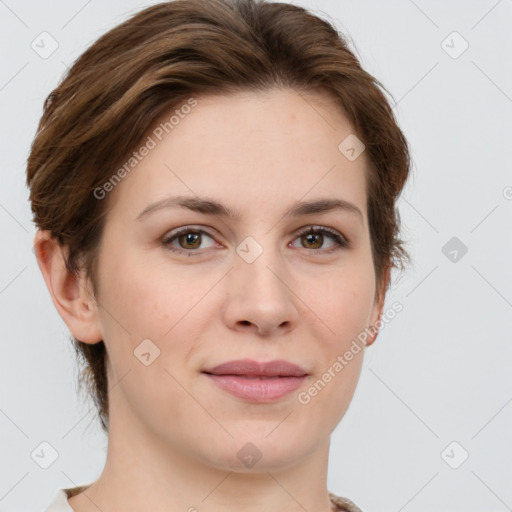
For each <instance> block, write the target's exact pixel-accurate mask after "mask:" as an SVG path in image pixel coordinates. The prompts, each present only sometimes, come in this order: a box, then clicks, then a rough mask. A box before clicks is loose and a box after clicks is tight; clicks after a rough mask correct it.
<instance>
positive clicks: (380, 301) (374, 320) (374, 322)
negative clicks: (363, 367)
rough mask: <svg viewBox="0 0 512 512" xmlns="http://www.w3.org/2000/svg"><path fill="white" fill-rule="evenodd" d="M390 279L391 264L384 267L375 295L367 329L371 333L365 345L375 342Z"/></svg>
mask: <svg viewBox="0 0 512 512" xmlns="http://www.w3.org/2000/svg"><path fill="white" fill-rule="evenodd" d="M390 279H391V266H390V265H388V266H387V267H386V271H385V273H384V283H383V285H382V287H381V288H380V290H381V292H380V293H379V294H378V296H377V297H375V303H374V307H373V310H372V313H371V315H370V324H369V327H368V330H369V331H370V332H371V333H372V334H371V336H369V337H368V338H367V340H366V343H365V344H366V346H367V347H369V346H370V345H372V344H373V343H374V342H375V340H376V339H377V336H378V335H379V328H380V326H381V322H380V319H381V317H382V311H383V309H384V302H385V299H386V289H387V286H388V284H389V280H390Z"/></svg>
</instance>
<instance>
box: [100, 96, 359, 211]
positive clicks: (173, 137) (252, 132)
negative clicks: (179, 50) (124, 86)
mask: <svg viewBox="0 0 512 512" xmlns="http://www.w3.org/2000/svg"><path fill="white" fill-rule="evenodd" d="M194 100H195V106H193V107H191V108H189V107H187V108H183V109H182V110H181V109H180V106H177V107H175V108H174V109H173V110H172V111H171V112H166V113H165V114H164V115H162V116H161V117H160V118H159V119H158V120H157V122H156V123H155V124H154V126H153V127H152V128H151V130H149V131H148V134H147V138H146V139H144V140H143V141H142V142H141V146H143V145H145V144H146V145H148V144H149V145H151V146H152V148H151V150H150V151H147V152H146V153H147V154H146V156H144V157H143V158H142V159H141V160H140V162H138V163H137V165H136V166H135V168H134V169H133V171H132V172H130V175H129V177H128V178H127V179H125V180H123V181H122V183H120V184H119V185H118V186H117V187H116V189H115V190H114V194H113V195H114V196H115V197H111V198H110V199H111V200H113V201H114V202H115V203H119V207H121V208H122V209H123V210H125V213H127V212H128V210H129V211H133V209H134V208H138V209H139V210H140V209H142V208H143V207H144V206H146V205H147V203H148V202H150V201H156V200H158V199H161V198H163V197H166V196H168V195H169V194H175V195H178V194H187V195H205V196H209V197H218V198H219V199H220V198H223V202H224V203H227V204H230V205H232V206H233V208H234V209H237V210H244V209H247V208H249V207H250V205H254V207H262V206H267V207H269V206H271V205H272V204H273V203H275V202H276V200H279V202H291V201H296V200H297V199H299V198H304V199H308V197H306V196H308V195H311V196H325V195H326V194H327V193H328V194H329V195H330V196H333V194H334V195H337V196H339V197H344V198H349V197H350V198H351V199H352V201H355V202H359V206H360V207H361V209H365V201H366V197H365V172H366V160H365V158H366V155H365V154H364V153H363V154H362V155H361V156H360V157H359V158H357V159H356V160H354V161H350V160H349V159H347V157H346V156H345V155H344V154H343V153H342V151H340V147H339V146H340V143H342V141H344V140H345V139H346V138H347V137H348V136H351V134H353V133H354V131H353V128H352V126H351V124H350V122H349V120H348V119H347V118H346V116H345V115H344V112H343V110H342V109H341V107H339V106H338V105H337V104H336V103H335V101H334V100H333V99H332V98H331V97H330V96H329V95H328V94H327V93H319V92H315V93H308V94H307V95H306V94H305V93H302V92H300V93H299V92H297V91H294V90H291V89H285V90H281V89H273V90H268V91H263V92H261V91H257V92H252V91H245V92H241V93H237V94H232V95H229V96H225V95H216V96H197V97H195V98H194ZM186 104H187V102H184V103H183V105H186ZM188 104H189V105H194V103H192V102H190V101H189V102H188ZM336 192H338V193H337V194H336ZM265 198H267V201H265ZM224 199H225V200H224ZM264 203H265V204H264ZM266 203H268V204H266Z"/></svg>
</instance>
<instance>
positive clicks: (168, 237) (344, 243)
mask: <svg viewBox="0 0 512 512" xmlns="http://www.w3.org/2000/svg"><path fill="white" fill-rule="evenodd" d="M208 229H211V228H208ZM208 229H205V228H204V227H203V226H199V225H193V224H191V225H186V226H182V227H179V228H176V229H173V230H171V231H169V232H168V233H167V234H165V235H164V237H163V238H162V244H163V245H164V246H165V247H167V248H168V249H169V250H170V251H172V252H175V253H178V254H187V255H189V256H191V255H192V254H194V253H197V254H201V253H200V249H188V250H187V249H182V248H176V247H170V243H171V242H172V241H174V240H175V239H177V238H178V237H179V236H181V235H182V234H185V233H188V232H193V233H197V234H200V235H207V236H208V237H210V238H211V239H212V240H214V241H215V243H216V244H217V243H218V242H216V240H215V236H216V235H213V234H212V233H210V232H209V231H208ZM309 233H312V234H321V235H324V236H325V235H327V236H328V237H329V238H331V240H332V241H333V242H334V246H333V247H331V248H330V249H307V248H304V247H303V248H302V249H304V250H305V251H309V252H311V253H318V254H319V255H320V254H331V253H334V252H336V251H338V250H340V249H350V248H351V247H352V244H351V241H350V240H349V239H348V238H347V237H346V236H345V235H344V234H343V233H341V232H340V231H338V230H337V229H333V228H329V227H327V226H323V225H318V224H310V225H308V226H306V227H303V228H300V229H298V230H296V231H295V232H294V234H293V237H294V238H293V240H292V241H291V242H290V243H293V242H294V241H295V240H296V239H297V238H298V237H300V236H302V235H306V234H309Z"/></svg>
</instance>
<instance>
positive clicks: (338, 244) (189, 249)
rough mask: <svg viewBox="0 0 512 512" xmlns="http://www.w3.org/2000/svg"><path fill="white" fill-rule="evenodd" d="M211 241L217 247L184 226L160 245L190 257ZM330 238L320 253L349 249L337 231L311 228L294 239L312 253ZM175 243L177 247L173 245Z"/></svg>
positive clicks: (197, 230) (199, 233) (203, 233)
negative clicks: (302, 243) (203, 240)
mask: <svg viewBox="0 0 512 512" xmlns="http://www.w3.org/2000/svg"><path fill="white" fill-rule="evenodd" d="M204 235H206V237H207V238H209V239H210V240H212V241H213V243H212V244H210V246H209V247H215V246H217V243H216V242H215V241H214V240H213V237H212V236H211V235H209V234H208V233H207V232H206V231H205V230H203V229H199V228H198V229H195V228H194V227H193V226H186V227H183V228H180V229H178V230H175V231H171V232H170V233H169V234H168V235H167V236H165V237H164V238H163V239H162V244H163V245H164V246H165V247H166V248H168V249H169V250H170V251H172V252H176V253H179V254H186V255H187V256H192V255H193V253H194V252H197V250H198V249H201V248H203V249H204V248H205V247H201V242H202V238H203V236H204ZM326 236H327V237H328V238H330V239H331V240H332V241H333V242H334V243H333V244H332V246H331V248H329V249H324V250H322V251H320V252H323V253H331V252H334V251H336V250H339V249H343V248H349V247H350V242H349V241H348V240H347V239H346V238H345V237H344V236H343V235H342V234H341V233H339V232H338V231H335V230H333V229H330V228H326V227H321V226H311V227H310V228H309V229H307V230H304V231H302V232H301V233H299V234H298V236H297V238H296V239H300V240H301V241H302V242H304V243H305V244H310V245H312V246H313V247H305V248H306V249H309V250H312V251H314V250H315V249H319V248H321V246H322V245H323V242H324V238H325V237H326ZM175 242H177V243H178V244H179V246H178V247H176V245H175V244H174V243H175Z"/></svg>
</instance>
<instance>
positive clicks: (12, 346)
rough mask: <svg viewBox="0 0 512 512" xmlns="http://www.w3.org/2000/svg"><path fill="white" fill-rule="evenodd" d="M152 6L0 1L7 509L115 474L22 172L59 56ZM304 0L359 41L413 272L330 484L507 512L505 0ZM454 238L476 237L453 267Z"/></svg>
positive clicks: (382, 507)
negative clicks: (386, 130)
mask: <svg viewBox="0 0 512 512" xmlns="http://www.w3.org/2000/svg"><path fill="white" fill-rule="evenodd" d="M153 3H157V2H142V1H134V0H123V1H121V0H116V1H109V2H100V1H98V0H90V1H88V2H87V1H82V0H73V1H69V0H68V1H64V0H60V1H53V2H52V3H51V5H50V4H49V3H47V2H36V1H35V0H16V1H15V0H6V1H0V43H1V44H0V55H1V64H2V65H1V66H0V120H1V121H0V145H1V146H0V173H1V188H0V229H1V237H2V244H1V265H0V338H1V340H2V341H1V343H2V354H3V357H2V358H1V359H0V432H1V435H0V511H1V510H10V511H29V510H30V511H33V510H43V509H44V507H46V505H47V504H48V503H49V502H50V501H51V499H52V498H53V496H54V494H55V491H56V489H57V488H62V487H72V486H75V485H79V484H85V483H90V482H92V481H93V480H94V479H96V478H97V477H98V475H99V473H100V472H101V470H102V468H103V464H104V461H105V453H106V446H107V444H106V438H105V437H104V436H103V434H102V433H101V431H100V429H99V426H98V424H97V422H96V421H95V420H94V412H93V410H92V406H91V404H90V403H89V402H86V403H83V397H82V396H80V395H78V394H77V389H76V370H75V366H74V365H75V363H74V356H73V353H72V349H71V347H70V346H69V343H68V331H67V328H66V326H65V324H64V323H63V322H62V320H61V319H60V317H59V316H58V313H57V311H56V310H55V308H54V306H53V304H52V302H51V299H50V296H49V293H48V291H47V289H46V285H45V283H44V280H43V278H42V276H41V274H40V271H39V268H38V267H37V263H36V260H35V256H34V254H33V252H32V249H31V247H32V241H33V236H34V233H35V228H34V226H33V224H32V222H31V213H30V207H29V203H28V200H27V199H28V190H27V189H26V187H25V165H26V158H27V155H28V151H29V147H30V143H31V141H32V138H33V137H34V135H35V131H36V126H37V122H38V120H39V118H40V116H41V114H42V105H43V101H44V99H45V97H46V96H47V95H48V93H49V92H50V91H51V90H52V89H53V88H54V87H55V86H56V85H57V83H58V81H59V80H60V78H61V77H62V75H63V73H64V72H65V70H66V67H67V66H70V65H71V64H72V62H73V61H74V59H75V58H77V57H78V56H79V55H80V54H81V53H82V52H83V51H84V50H85V49H86V47H87V46H89V45H90V44H91V43H92V42H93V41H94V40H95V39H97V38H98V37H99V36H100V35H102V34H103V33H104V32H106V31H107V30H108V29H110V28H111V27H113V26H114V25H116V24H118V23H120V22H121V21H123V20H124V19H126V18H127V17H128V15H130V14H132V13H133V12H135V11H137V10H139V9H140V8H142V7H144V6H147V5H150V4H153ZM292 3H294V4H296V5H302V6H304V7H307V8H310V9H312V10H314V11H315V12H317V13H318V14H321V15H324V16H327V17H328V18H330V19H331V20H332V21H334V22H335V23H336V25H337V27H338V28H340V29H341V30H342V31H343V33H344V34H345V35H347V36H348V38H349V39H350V40H352V41H353V43H352V44H353V48H354V49H355V51H356V53H357V55H358V56H359V57H360V59H361V61H362V64H363V66H364V67H365V68H366V69H367V70H368V71H369V72H370V73H372V74H373V75H375V76H376V77H377V78H378V79H379V80H380V81H381V82H382V83H383V84H384V86H385V87H386V88H387V89H388V90H389V91H390V92H391V94H392V95H393V97H394V100H393V103H394V102H397V104H396V105H395V111H396V113H397V116H398V121H399V123H400V125H401V127H402V129H403V130H404V132H405V134H406V136H407V138H408V140H409V141H410V144H411V148H412V155H413V159H414V162H413V176H412V178H411V180H410V182H409V184H408V186H407V188H406V189H405V191H404V194H403V197H402V198H401V200H400V212H401V217H402V225H403V236H404V237H405V238H406V239H407V240H408V249H409V250H410V252H411V255H412V257H413V260H414V263H413V265H412V266H411V267H410V268H409V269H408V270H407V272H406V273H405V274H404V275H402V276H399V275H397V274H396V275H395V279H394V284H393V288H392V290H391V291H390V293H389V294H388V299H387V306H386V308H387V307H390V306H391V304H392V303H393V302H394V301H400V302H401V304H402V305H403V311H402V312H400V313H399V314H398V315H397V316H396V317H395V319H393V321H392V322H390V323H389V324H388V325H386V326H385V327H384V328H383V329H382V331H381V333H380V334H379V337H378V339H377V341H376V343H375V344H374V345H373V346H372V347H371V348H369V349H368V351H367V355H366V359H365V363H364V368H363V373H362V375H361V379H360V382H359V386H358V388H357V391H356V395H355V397H354V400H353V402H352V404H351V406H350V408H349V410H348V412H347V414H346V416H345V417H344V419H343V420H342V422H341V423H340V425H339V426H338V427H337V429H336V430H335V432H334V434H333V436H332V451H331V459H330V467H329V480H328V484H329V489H330V490H331V491H332V492H334V493H336V494H339V495H343V496H347V497H349V498H351V499H352V500H353V501H355V503H357V504H358V505H359V506H360V507H361V508H362V509H363V510H365V511H367V512H372V511H379V512H399V511H402V510H404V511H413V510H415V511H417V512H426V511H431V510H440V509H443V510H465V511H467V512H473V511H474V512H476V511H480V510H486V511H496V512H500V511H505V510H512V486H511V485H510V483H511V481H512V468H511V463H510V459H511V457H512V440H511V436H512V434H511V432H512V429H511V424H512V404H511V403H510V402H511V401H512V379H511V376H510V375H511V374H510V368H511V363H512V334H511V329H510V324H511V318H512V273H511V272H510V268H509V265H510V261H511V255H512V229H511V228H512V172H511V164H510V162H511V160H512V144H511V143H510V136H511V135H512V35H511V28H512V0H501V1H495V0H490V1H487V0H485V1H484V0H482V1H476V0H473V1H463V0H457V1H451V2H444V1H426V0H423V1H421V0H416V1H414V2H413V1H412V0H393V1H386V2H381V1H378V0H363V1H362V0H359V1H355V0H351V1H335V0H316V1H314V0H309V1H306V0H304V1H299V0H295V1H294V2H292ZM43 31H47V32H49V33H50V34H51V35H52V37H53V38H54V39H55V40H56V41H57V42H58V48H57V49H56V51H55V52H54V53H53V54H52V55H51V56H49V57H48V58H46V59H43V58H41V57H40V56H39V55H38V54H37V53H36V52H35V51H34V50H33V49H32V47H31V43H32V41H34V40H36V42H37V41H38V40H40V39H37V38H38V37H39V35H40V34H41V32H43ZM454 31H456V32H458V33H459V34H460V37H459V36H453V35H451V36H450V34H452V32H454ZM448 36H450V37H448ZM447 37H448V39H447ZM461 38H463V39H461ZM463 40H465V41H467V43H468V44H469V47H468V48H467V50H466V51H465V52H464V53H462V54H461V55H459V56H457V58H454V56H455V55H456V54H457V53H459V51H460V50H461V49H463V44H464V43H463ZM443 41H445V42H444V43H443ZM46 48H49V46H46ZM447 52H448V53H447ZM450 52H451V54H452V56H450V54H449V53H450ZM452 237H456V238H457V240H456V241H455V244H456V245H457V244H458V246H459V249H460V247H461V244H464V246H466V247H467V253H466V254H465V255H463V256H461V254H462V253H461V251H459V252H458V257H457V260H456V261H452V260H453V255H454V253H452V255H450V254H449V251H452V250H453V247H452V246H450V245H449V246H448V247H447V248H445V249H444V252H443V247H445V244H447V243H448V241H449V240H450V239H452ZM452 243H453V242H452ZM454 247H456V246H454ZM445 253H447V254H448V256H446V255H445ZM44 441H46V442H48V443H50V445H51V446H53V447H54V449H55V450H56V451H57V453H58V458H57V460H56V461H55V462H54V463H53V464H52V465H51V466H50V467H49V468H48V469H43V468H41V467H40V466H39V465H38V464H36V462H35V461H34V459H33V458H32V457H31V454H32V453H33V451H34V450H36V449H38V447H39V445H40V443H42V442H44ZM454 441H455V442H456V443H457V444H456V445H451V446H450V448H449V449H448V450H447V451H445V449H446V447H448V446H449V445H450V444H451V443H452V442H454ZM39 449H40V448H39ZM465 452H467V453H468V454H469V458H468V459H467V460H466V461H465V462H464V463H463V464H462V465H460V467H458V469H454V468H452V467H450V465H449V464H448V463H450V464H451V465H452V466H456V465H457V464H458V463H460V460H461V456H462V455H463V454H464V453H465ZM46 453H49V451H48V450H47V451H46ZM443 454H444V455H443ZM311 512H312V511H311Z"/></svg>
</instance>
